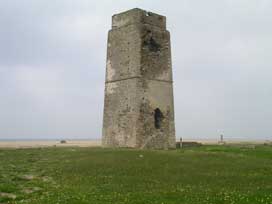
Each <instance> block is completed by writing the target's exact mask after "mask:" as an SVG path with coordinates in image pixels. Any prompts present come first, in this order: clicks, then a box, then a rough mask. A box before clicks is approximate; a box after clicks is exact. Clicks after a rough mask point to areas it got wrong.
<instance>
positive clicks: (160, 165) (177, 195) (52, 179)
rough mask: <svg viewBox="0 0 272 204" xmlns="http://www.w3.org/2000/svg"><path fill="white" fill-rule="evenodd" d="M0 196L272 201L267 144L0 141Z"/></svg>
mask: <svg viewBox="0 0 272 204" xmlns="http://www.w3.org/2000/svg"><path fill="white" fill-rule="evenodd" d="M0 203H1V204H2V203H31V204H32V203H33V204H36V203H37V204H58V203H59V204H65V203H69V204H70V203H71V204H92V203H94V204H102V203H103V204H108V203H112V204H115V203H120V204H121V203H133V204H136V203H137V204H174V203H175V204H183V203H184V204H202V203H203V204H204V203H206V204H213V203H218V204H224V203H226V204H233V203H239V204H244V203H252V204H259V203H269V204H270V203H271V204H272V147H271V146H256V147H252V146H248V147H247V146H202V147H195V148H185V149H182V150H171V151H140V150H130V149H119V150H112V149H102V148H73V147H67V148H58V147H57V148H40V149H1V150H0Z"/></svg>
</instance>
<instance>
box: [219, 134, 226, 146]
mask: <svg viewBox="0 0 272 204" xmlns="http://www.w3.org/2000/svg"><path fill="white" fill-rule="evenodd" d="M218 143H219V144H225V141H224V136H223V134H221V135H220V140H219V142H218Z"/></svg>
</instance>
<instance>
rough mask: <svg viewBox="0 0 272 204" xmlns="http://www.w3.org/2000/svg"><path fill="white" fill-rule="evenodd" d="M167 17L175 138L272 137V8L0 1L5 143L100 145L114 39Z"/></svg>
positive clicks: (267, 4)
mask: <svg viewBox="0 0 272 204" xmlns="http://www.w3.org/2000/svg"><path fill="white" fill-rule="evenodd" d="M135 7H138V8H142V9H146V10H149V11H153V12H156V13H159V14H162V15H166V16H167V26H168V29H169V30H170V32H171V35H172V39H171V40H172V55H173V56H172V60H173V72H174V86H175V89H174V94H175V118H176V135H177V137H178V138H179V137H181V136H182V137H184V138H188V139H189V138H218V137H219V135H220V134H224V135H225V137H226V138H244V139H272V26H271V25H272V1H271V0H220V1H218V0H205V1H203V0H156V1H155V0H129V1H125V0H114V1H109V0H99V1H91V0H77V1H74V0H56V1H48V0H39V1H37V0H1V1H0V97H1V98H0V139H26V138H32V139H33V138H34V139H44V138H46V139H52V138H56V139H60V138H77V139H79V138H86V139H87V138H100V137H101V128H102V117H103V97H104V96H103V95H104V93H103V92H104V77H105V65H106V63H105V61H106V39H107V32H108V30H109V29H110V27H111V16H112V15H113V14H115V13H119V12H122V11H125V10H128V9H131V8H135Z"/></svg>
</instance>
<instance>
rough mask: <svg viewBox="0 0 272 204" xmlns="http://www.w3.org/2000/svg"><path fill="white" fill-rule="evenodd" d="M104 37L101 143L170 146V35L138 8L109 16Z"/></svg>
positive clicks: (163, 23) (161, 21)
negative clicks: (110, 28) (106, 48)
mask: <svg viewBox="0 0 272 204" xmlns="http://www.w3.org/2000/svg"><path fill="white" fill-rule="evenodd" d="M112 20H113V22H112V30H110V31H109V35H108V52H107V70H106V85H105V102H104V120H103V145H104V146H107V147H135V148H159V149H161V148H164V149H167V148H174V147H175V125H174V104H173V85H172V65H171V48H170V34H169V32H168V31H167V30H166V18H165V17H164V16H160V15H157V14H154V13H151V12H146V11H143V10H141V9H132V10H130V11H127V12H124V13H121V14H117V15H114V16H113V19H112Z"/></svg>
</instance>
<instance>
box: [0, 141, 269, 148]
mask: <svg viewBox="0 0 272 204" xmlns="http://www.w3.org/2000/svg"><path fill="white" fill-rule="evenodd" d="M184 142H200V143H202V144H206V145H207V144H213V145H215V144H219V142H218V140H209V139H201V140H194V139H192V140H184ZM225 142H226V144H264V143H270V144H272V142H271V141H267V140H226V141H225ZM55 146H56V147H100V146H101V140H66V143H64V144H62V143H60V140H49V141H41V140H40V141H39V140H37V141H35V140H33V141H0V148H40V147H55Z"/></svg>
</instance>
